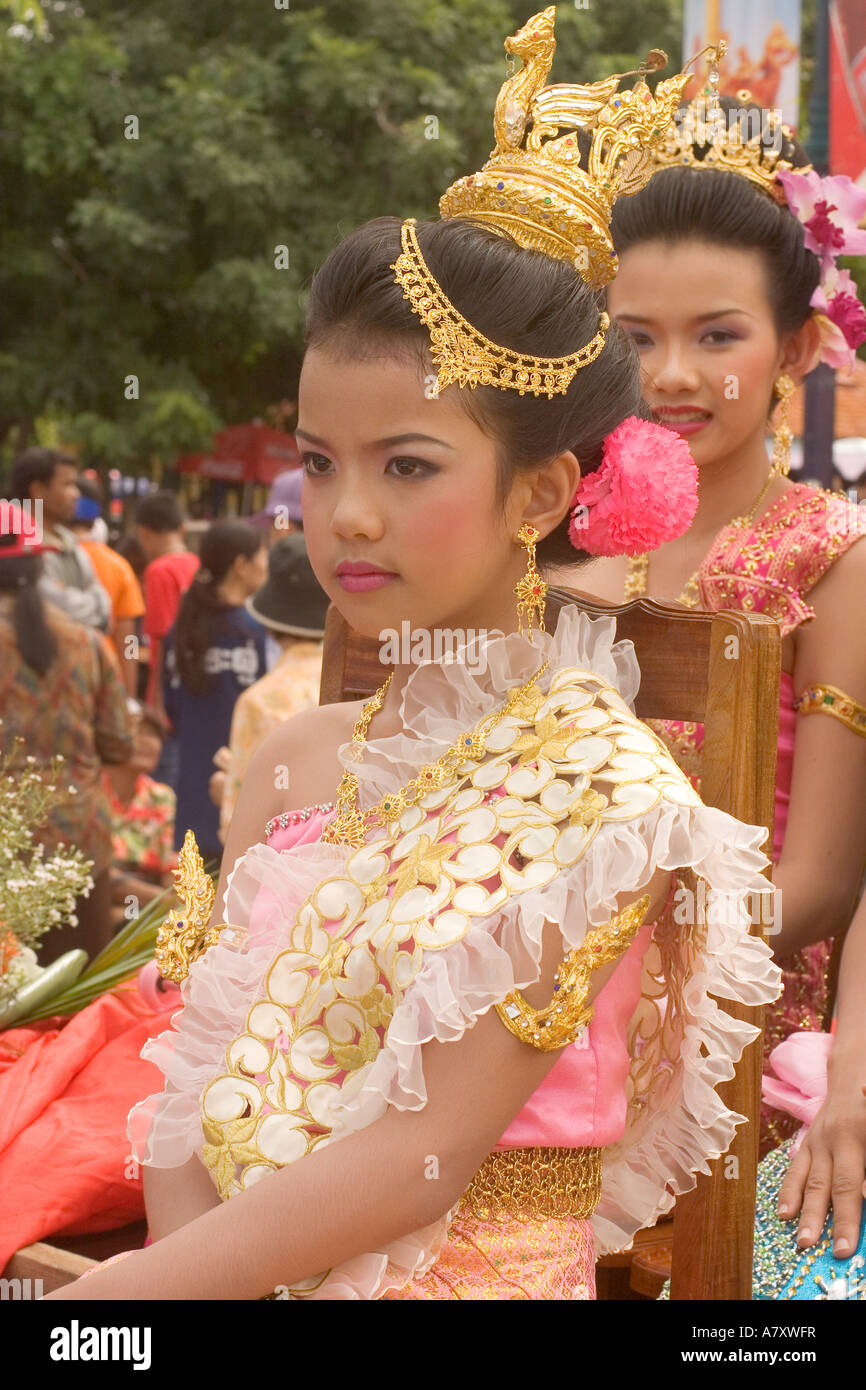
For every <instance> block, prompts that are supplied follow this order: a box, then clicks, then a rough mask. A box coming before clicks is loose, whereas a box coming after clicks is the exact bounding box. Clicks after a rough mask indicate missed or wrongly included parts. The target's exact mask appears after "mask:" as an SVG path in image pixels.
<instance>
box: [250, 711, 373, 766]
mask: <svg viewBox="0 0 866 1390" xmlns="http://www.w3.org/2000/svg"><path fill="white" fill-rule="evenodd" d="M362 704H363V701H361V700H353V701H351V702H349V701H346V702H343V703H340V704H334V705H313V706H311V707H310V708H309V709H303V710H299V711H298V713H297V714H293V715H292V717H291V719H284V720H283V722H282V723H281V724H278V725H277V727H276V728H275V729H272V730H271V732H270V733H269V734H268V735H267V737H266V738H265V739H263V740H262V743H261V745H260V749H259V751H262V750H264V749H267V750H268V752H269V753H270V754H274V753H276V752H278V751H280V750H282V751H283V752H284V753H286V754H288V753H290V752H298V751H304V750H305V751H307V752H308V751H309V749H310V741H311V740H315V741H316V743H318V742H319V741H320V740H327V741H328V742H330V741H331V740H332V739H336V740H337V741H338V742H337V743H336V744H335V745H334V746H335V747H338V746H339V744H340V743H345V742H346V740H347V739H349V738H351V736H352V729H353V727H354V725H355V722H356V720H357V718H358V715H359V714H360V711H361V706H362Z"/></svg>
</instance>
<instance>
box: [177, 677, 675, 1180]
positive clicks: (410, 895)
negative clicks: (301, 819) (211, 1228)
mask: <svg viewBox="0 0 866 1390" xmlns="http://www.w3.org/2000/svg"><path fill="white" fill-rule="evenodd" d="M478 727H479V728H480V727H481V725H479V726H478ZM663 799H664V800H668V801H673V802H675V803H677V804H679V805H683V806H697V805H700V804H701V803H700V798H699V797H698V796H697V794H696V793H695V792H694V790H693V789H692V787H691V786H690V785H689V782H688V780H687V779H686V778H685V777H684V775H683V774H682V772H681V771H680V770H679V768H678V767H677V766H676V764H675V763H674V761H673V759H672V758H671V756H670V754H669V752H668V750H667V749H666V748H665V746H664V744H663V743H662V742H661V740H660V739H659V738H658V737H657V736H656V735H655V734H653V733H652V732H651V731H650V730H649V729H648V728H647V727H646V726H645V725H644V724H642V723H641V721H640V720H639V719H637V718H636V717H635V716H634V715H633V714H632V713H631V711H630V710H629V709H628V706H627V705H626V704H625V703H624V701H623V700H622V699H621V697H620V696H619V695H618V693H617V692H616V691H615V690H613V689H612V687H610V686H609V685H607V683H606V682H605V681H603V680H602V679H600V678H599V677H598V676H596V675H594V674H593V673H592V672H588V671H583V670H580V669H577V668H565V669H560V670H558V671H556V672H555V673H554V674H553V676H552V677H551V678H550V688H549V690H548V692H547V693H546V694H545V693H543V692H542V691H540V690H538V689H533V690H530V691H529V692H527V694H526V695H525V697H524V698H523V699H522V700H521V701H520V702H517V703H515V704H513V705H512V707H511V709H510V711H509V713H508V714H506V715H505V716H504V717H503V718H502V719H501V720H499V722H498V723H497V724H495V726H494V727H492V728H488V729H487V731H486V732H485V733H484V735H483V739H482V740H481V742H480V746H479V745H478V744H476V743H475V742H474V741H473V743H472V745H471V751H470V752H469V753H468V754H467V757H466V760H465V762H463V763H462V764H460V765H458V766H457V767H456V768H455V770H454V774H453V777H452V779H451V781H450V782H449V783H448V784H447V785H443V786H441V787H439V788H437V789H436V790H435V791H432V792H430V793H428V794H426V795H425V796H424V797H423V798H422V800H421V801H419V802H418V803H417V804H416V805H413V806H409V807H407V808H406V809H405V810H404V811H403V812H402V814H401V815H400V817H399V819H398V820H396V821H394V822H393V823H392V824H391V825H390V826H389V827H388V829H387V830H386V831H384V832H383V834H382V837H381V838H380V839H377V840H374V841H372V842H370V843H367V844H365V845H363V846H361V847H360V848H359V849H357V850H355V851H354V852H352V853H351V854H350V856H349V858H348V859H347V860H346V862H345V864H344V865H343V867H342V868H341V870H340V872H339V873H338V874H337V875H335V876H333V877H330V878H328V879H327V880H325V881H324V882H322V883H320V884H318V885H317V886H316V887H315V888H314V889H313V891H312V892H311V893H310V894H309V896H308V897H307V898H306V900H305V901H304V902H303V903H302V904H301V906H300V907H299V908H298V910H297V911H296V912H294V913H293V920H287V921H286V923H285V947H284V949H283V950H281V951H280V952H279V953H278V954H277V955H276V956H275V958H274V960H273V962H272V964H271V966H270V968H269V970H268V972H267V974H266V976H265V979H264V983H263V986H262V992H261V997H260V999H259V1001H258V1002H257V1003H256V1004H255V1005H254V1006H253V1007H252V1008H251V1009H250V1010H249V1013H248V1015H247V1020H246V1028H245V1031H244V1032H242V1033H241V1034H240V1035H239V1036H238V1037H237V1038H236V1039H235V1040H234V1041H233V1042H232V1043H231V1045H230V1046H229V1048H228V1049H227V1052H226V1066H225V1071H224V1072H223V1074H221V1075H219V1076H217V1077H215V1078H214V1080H213V1081H212V1082H211V1083H210V1084H209V1086H208V1087H207V1089H206V1090H205V1092H204V1094H203V1096H202V1101H201V1117H202V1128H203V1132H204V1137H205V1144H204V1147H203V1149H202V1159H203V1162H204V1163H205V1165H206V1166H207V1168H208V1169H209V1170H210V1172H211V1174H212V1176H213V1179H214V1181H215V1183H216V1185H217V1187H218V1188H219V1191H220V1195H221V1196H222V1197H223V1198H224V1199H225V1198H228V1197H230V1196H231V1195H232V1194H233V1193H236V1192H238V1191H241V1190H242V1189H243V1188H245V1187H246V1186H248V1185H249V1184H251V1183H252V1182H255V1181H256V1180H257V1179H259V1178H260V1177H262V1176H263V1175H264V1174H266V1173H268V1172H271V1171H274V1170H275V1169H277V1168H279V1167H281V1166H283V1165H284V1164H286V1163H290V1162H293V1161H294V1160H295V1159H297V1158H300V1157H303V1156H304V1155H305V1154H307V1153H309V1152H310V1151H311V1150H312V1149H313V1148H314V1147H315V1146H316V1145H317V1144H319V1143H322V1142H327V1141H328V1139H329V1138H330V1135H331V1132H332V1128H333V1126H334V1124H335V1122H336V1121H335V1111H336V1109H337V1106H338V1102H339V1101H340V1099H341V1091H343V1090H344V1089H345V1088H347V1089H348V1090H349V1091H350V1092H351V1093H352V1094H353V1095H354V1094H356V1093H357V1092H358V1091H360V1089H361V1088H362V1087H363V1084H364V1079H365V1076H366V1073H367V1072H368V1070H369V1069H370V1068H371V1067H372V1066H373V1065H374V1063H375V1062H376V1059H377V1057H378V1055H379V1053H380V1051H381V1049H382V1046H383V1043H384V1040H385V1037H386V1034H387V1030H388V1027H389V1024H390V1021H391V1018H392V1016H393V1014H394V1011H395V1010H396V1009H397V1008H398V1007H399V1005H400V1003H401V1001H402V1000H403V997H404V995H405V993H406V991H407V990H408V989H409V987H410V986H411V984H412V982H413V981H414V980H415V978H416V977H417V975H418V972H419V970H420V969H421V966H422V963H423V962H424V958H425V955H426V953H427V952H428V951H441V950H445V949H447V948H448V947H449V946H452V945H454V944H455V943H456V942H459V941H461V940H462V938H463V937H464V936H465V935H466V933H467V932H468V931H469V929H470V927H471V926H472V923H473V922H474V921H476V920H477V919H479V918H485V917H489V916H491V915H492V914H495V913H497V912H499V911H500V910H501V909H503V908H504V907H505V906H506V905H507V904H508V902H509V901H510V900H511V899H513V898H516V897H519V896H520V895H521V894H523V893H525V892H527V891H530V890H533V889H535V890H537V889H542V888H543V887H544V886H545V885H546V884H548V883H550V882H551V881H552V880H553V879H554V878H555V877H556V876H557V875H558V874H559V873H561V872H562V871H563V870H565V869H568V868H570V867H571V866H572V865H574V864H576V863H577V862H578V861H579V860H580V859H581V858H582V857H583V856H584V855H585V854H586V853H587V851H588V850H589V848H590V846H591V845H592V842H593V840H594V839H595V837H596V835H597V834H598V831H599V828H600V827H601V826H602V825H603V824H605V823H606V822H609V821H623V822H625V821H629V820H633V819H635V818H636V817H638V816H641V815H642V814H644V813H645V812H647V811H649V810H651V809H652V808H653V807H654V806H656V805H658V804H659V803H660V802H661V801H662V800H663ZM242 863H243V861H241V862H240V865H239V867H238V868H237V869H236V874H237V873H239V872H242ZM631 886H632V885H628V884H623V885H622V886H621V887H622V890H626V889H628V888H629V887H631Z"/></svg>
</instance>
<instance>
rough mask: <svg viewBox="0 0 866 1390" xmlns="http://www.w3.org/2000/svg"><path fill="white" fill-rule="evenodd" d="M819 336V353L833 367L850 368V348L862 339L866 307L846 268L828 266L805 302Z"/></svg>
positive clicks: (852, 355) (852, 365) (863, 339)
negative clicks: (808, 306)
mask: <svg viewBox="0 0 866 1390" xmlns="http://www.w3.org/2000/svg"><path fill="white" fill-rule="evenodd" d="M809 302H810V304H811V305H812V308H813V309H814V310H815V311H816V313H815V319H816V323H817V325H818V332H819V334H820V337H821V348H822V352H821V356H822V360H823V361H825V362H826V363H827V365H828V366H830V367H834V368H836V369H837V370H838V369H839V368H842V367H845V368H847V370H848V372H851V371H852V370H853V368H854V349H855V348H857V347H859V346H860V344H861V343H862V342H864V341H866V309H864V307H863V305H862V304H861V303H860V300H859V299H858V298H857V286H856V285H855V283H854V281H853V280H852V279H851V275H850V273H849V272H848V271H847V270H840V269H839V267H838V266H836V265H831V266H829V267H828V269H827V270H825V272H824V274H823V275H822V277H821V283H820V285H819V286H818V288H817V289H816V290H815V292H814V294H813V295H812V298H811V300H810V301H809Z"/></svg>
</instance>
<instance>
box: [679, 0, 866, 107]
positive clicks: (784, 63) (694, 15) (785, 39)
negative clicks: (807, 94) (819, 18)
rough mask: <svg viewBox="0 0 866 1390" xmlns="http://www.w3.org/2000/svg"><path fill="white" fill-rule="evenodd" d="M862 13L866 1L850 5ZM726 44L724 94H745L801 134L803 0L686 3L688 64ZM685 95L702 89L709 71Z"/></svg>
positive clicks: (854, 0) (688, 0)
mask: <svg viewBox="0 0 866 1390" xmlns="http://www.w3.org/2000/svg"><path fill="white" fill-rule="evenodd" d="M846 3H850V4H851V7H852V9H854V8H857V7H860V8H861V9H862V8H863V6H864V3H866V0H846ZM719 39H725V40H726V41H727V45H728V51H727V53H726V54H725V57H724V58H723V59H722V62H721V64H720V67H719V78H720V81H719V91H720V93H721V94H722V95H723V96H731V97H735V96H737V94H738V93H739V92H741V91H742V90H743V89H745V90H747V91H748V92H750V93H751V97H752V101H754V102H756V103H757V105H758V106H761V107H763V108H764V109H765V110H768V111H781V113H782V120H783V121H784V122H785V124H786V125H789V126H790V127H791V129H792V130H793V131H796V129H797V125H798V123H799V120H800V0H685V5H684V11H683V59H684V60H686V61H687V60H688V59H689V58H692V57H694V55H695V54H696V53H699V52H700V50H701V49H702V48H704V47H705V46H706V45H707V44H708V43H718V41H719ZM697 73H698V78H697V79H696V80H695V81H694V82H692V83H691V85H690V86H689V87H688V89H687V91H686V96H687V97H688V98H689V99H691V98H692V97H694V96H695V95H696V94H697V92H698V91H699V90H700V88H699V86H698V79H702V78H703V77H704V75H705V73H706V68H705V67H704V66H703V65H702V64H698V67H697Z"/></svg>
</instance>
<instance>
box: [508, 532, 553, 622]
mask: <svg viewBox="0 0 866 1390" xmlns="http://www.w3.org/2000/svg"><path fill="white" fill-rule="evenodd" d="M538 536H539V532H538V531H537V530H536V528H535V527H534V526H533V525H532V524H531V523H530V522H528V521H524V523H523V525H522V526H521V528H520V530H519V531H518V533H517V539H518V541H519V542H520V544H521V545H525V546H526V550H527V562H526V573H525V574H524V576H523V578H522V579H520V580H518V582H517V584H515V586H514V592H515V594H516V595H517V627H518V631H519V632H520V635H521V637H523V635H524V632H523V620H524V618H525V619H526V623H527V628H528V631H527V633H526V636H527V637H528V638H529V640H530V642H531V641H532V625H533V623H535V624H536V626H537V627H538V630H539V632H544V631H545V630H546V629H545V626H544V597H545V594H546V593H547V585H546V584H545V582H544V580H543V579H542V577H541V575H540V574H539V573H538V570H537V569H536V568H535V542H536V541H537V540H538Z"/></svg>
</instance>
